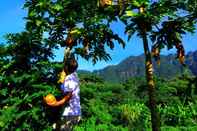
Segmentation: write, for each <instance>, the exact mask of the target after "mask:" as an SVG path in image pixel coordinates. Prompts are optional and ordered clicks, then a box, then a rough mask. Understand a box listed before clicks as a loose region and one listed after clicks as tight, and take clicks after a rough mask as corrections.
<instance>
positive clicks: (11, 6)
mask: <svg viewBox="0 0 197 131" xmlns="http://www.w3.org/2000/svg"><path fill="white" fill-rule="evenodd" d="M24 1H25V0H1V1H0V43H3V42H5V39H4V37H3V36H4V35H5V34H6V33H17V32H20V31H24V29H25V20H24V17H25V16H26V14H27V12H26V11H25V10H24V9H23V3H24ZM111 28H112V30H113V31H114V32H116V33H117V34H119V35H120V36H121V37H122V38H123V39H124V40H125V41H127V37H126V36H125V35H124V25H123V24H122V23H120V22H118V23H113V24H112V25H111ZM183 44H184V47H185V51H186V53H187V52H189V51H195V50H197V33H195V34H187V35H185V36H184V37H183ZM63 51H64V49H63V48H61V49H59V50H55V51H54V53H55V55H56V57H55V61H62V59H63ZM108 52H109V53H110V55H111V57H112V60H110V61H107V62H105V61H99V62H98V63H97V64H95V65H93V64H92V62H91V61H86V60H83V59H82V58H80V57H79V59H78V62H79V69H83V70H89V71H93V70H97V69H102V68H104V67H106V66H108V65H116V64H118V63H120V62H121V61H122V60H124V59H125V58H127V57H129V56H131V55H133V56H136V55H140V54H142V53H143V45H142V41H141V39H139V38H137V37H132V39H131V40H130V41H128V42H127V44H126V47H125V49H123V48H122V47H121V46H120V45H119V44H118V43H117V42H116V44H115V48H114V49H113V50H112V51H111V50H109V49H108ZM175 52H176V51H175V50H170V51H167V50H166V49H164V50H162V52H161V53H162V54H169V53H175Z"/></svg>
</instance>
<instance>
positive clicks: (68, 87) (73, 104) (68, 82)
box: [61, 72, 81, 116]
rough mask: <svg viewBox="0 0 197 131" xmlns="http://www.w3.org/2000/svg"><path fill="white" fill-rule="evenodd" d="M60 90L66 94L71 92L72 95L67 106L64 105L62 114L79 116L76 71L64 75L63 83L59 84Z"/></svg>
mask: <svg viewBox="0 0 197 131" xmlns="http://www.w3.org/2000/svg"><path fill="white" fill-rule="evenodd" d="M61 90H62V91H63V92H64V93H65V94H66V93H68V92H72V97H71V98H70V100H69V106H67V107H65V109H64V112H63V114H62V115H63V116H80V115H81V106H80V97H79V93H80V89H79V78H78V76H77V73H76V72H74V73H72V74H70V75H68V76H66V78H65V80H64V83H63V84H62V85H61Z"/></svg>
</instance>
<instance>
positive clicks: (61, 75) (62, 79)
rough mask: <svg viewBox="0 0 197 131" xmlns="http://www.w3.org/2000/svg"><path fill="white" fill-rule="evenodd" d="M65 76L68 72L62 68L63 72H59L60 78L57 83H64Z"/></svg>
mask: <svg viewBox="0 0 197 131" xmlns="http://www.w3.org/2000/svg"><path fill="white" fill-rule="evenodd" d="M65 78H66V73H65V72H64V70H62V72H60V74H59V80H58V82H57V83H64V79H65Z"/></svg>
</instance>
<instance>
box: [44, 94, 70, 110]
mask: <svg viewBox="0 0 197 131" xmlns="http://www.w3.org/2000/svg"><path fill="white" fill-rule="evenodd" d="M71 97H72V92H69V93H68V94H67V95H65V96H64V98H62V99H61V100H59V101H56V102H54V103H47V104H48V105H49V106H53V107H55V106H61V105H63V104H64V103H65V102H68V101H69V99H70V98H71Z"/></svg>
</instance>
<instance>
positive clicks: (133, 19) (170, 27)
mask: <svg viewBox="0 0 197 131" xmlns="http://www.w3.org/2000/svg"><path fill="white" fill-rule="evenodd" d="M185 5H188V3H187V2H184V1H181V0H177V1H176V0H175V1H170V0H165V1H159V0H158V1H149V0H132V1H129V2H128V3H127V7H126V10H125V11H124V13H123V15H122V16H120V19H121V20H122V21H123V22H124V24H125V25H126V27H125V33H127V34H128V38H129V39H130V38H131V36H133V35H134V34H137V36H138V37H140V38H141V39H142V41H143V47H144V55H145V69H146V79H147V87H148V95H149V108H150V110H151V122H152V130H154V131H158V130H160V120H159V114H158V111H157V105H156V93H155V82H154V79H153V64H152V57H154V58H155V59H156V60H157V62H158V63H159V54H160V50H161V49H163V48H164V47H167V48H168V49H172V48H173V47H175V48H176V49H177V58H178V59H179V61H180V63H181V64H183V65H184V47H183V45H182V35H183V34H185V33H186V32H193V31H194V30H195V28H194V27H195V26H194V25H195V19H196V18H194V17H193V15H192V16H191V15H187V14H188V13H187V11H186V10H185V9H186V7H185ZM180 12H181V13H180ZM191 17H192V18H191ZM149 40H151V41H152V49H150V44H149ZM151 51H152V52H151Z"/></svg>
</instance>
